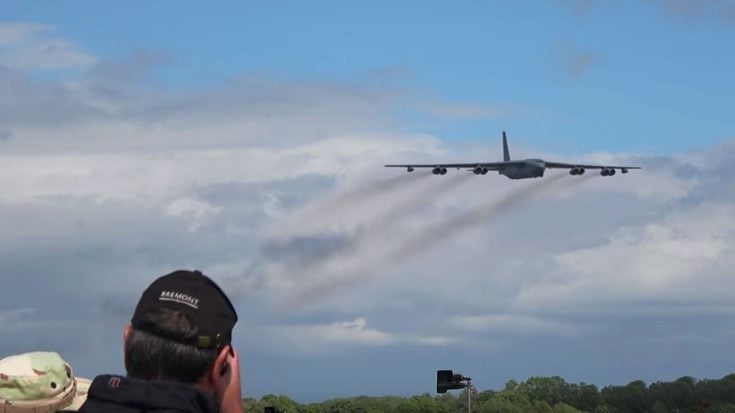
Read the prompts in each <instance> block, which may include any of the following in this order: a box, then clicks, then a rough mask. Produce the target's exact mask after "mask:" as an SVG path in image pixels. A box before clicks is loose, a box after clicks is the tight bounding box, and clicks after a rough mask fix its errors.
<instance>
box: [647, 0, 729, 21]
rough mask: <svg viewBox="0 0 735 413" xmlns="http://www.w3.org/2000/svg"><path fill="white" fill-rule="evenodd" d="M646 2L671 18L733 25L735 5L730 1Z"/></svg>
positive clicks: (682, 0) (676, 0) (659, 0)
mask: <svg viewBox="0 0 735 413" xmlns="http://www.w3.org/2000/svg"><path fill="white" fill-rule="evenodd" d="M647 2H648V3H650V4H652V5H654V6H655V7H656V8H658V9H659V10H661V11H662V12H663V13H665V14H666V15H667V16H671V17H676V18H683V19H707V20H722V21H725V22H728V23H735V3H733V2H732V1H731V0H647Z"/></svg>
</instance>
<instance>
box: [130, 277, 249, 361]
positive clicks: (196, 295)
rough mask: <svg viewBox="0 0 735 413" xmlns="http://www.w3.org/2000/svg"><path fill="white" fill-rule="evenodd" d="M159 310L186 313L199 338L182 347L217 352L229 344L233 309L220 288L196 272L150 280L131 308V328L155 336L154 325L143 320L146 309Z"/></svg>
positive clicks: (232, 325) (233, 321) (235, 321)
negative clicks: (133, 310)
mask: <svg viewBox="0 0 735 413" xmlns="http://www.w3.org/2000/svg"><path fill="white" fill-rule="evenodd" d="M161 308H169V309H172V310H177V311H179V312H181V313H183V314H186V315H187V316H189V317H190V318H191V319H192V321H193V322H194V324H195V325H196V326H197V327H198V328H199V335H198V336H197V337H196V338H194V339H193V340H192V341H191V342H187V343H184V344H191V345H194V346H196V347H198V348H202V349H220V348H221V347H222V346H224V345H226V344H230V342H231V341H232V328H233V327H234V326H235V323H237V313H236V312H235V308H234V307H233V306H232V303H231V302H230V299H229V298H227V296H226V295H225V293H224V292H223V291H222V289H221V288H219V286H218V285H217V284H215V282H214V281H212V280H211V279H210V278H209V277H207V276H206V275H204V274H202V273H201V272H199V271H188V270H178V271H174V272H172V273H170V274H166V275H164V276H162V277H159V278H158V279H156V280H155V281H153V283H151V285H149V286H148V288H146V290H145V291H143V295H142V296H141V297H140V301H138V305H137V306H136V307H135V312H134V313H133V319H132V320H131V323H132V325H133V328H135V329H138V330H141V331H146V332H148V333H151V334H154V335H157V334H156V333H157V332H156V331H152V330H156V328H155V326H150V325H146V324H150V323H146V322H144V321H143V320H144V316H145V315H146V313H147V312H148V311H149V310H156V309H161ZM165 338H169V339H170V337H165Z"/></svg>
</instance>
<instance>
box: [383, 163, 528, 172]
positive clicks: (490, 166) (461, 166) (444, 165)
mask: <svg viewBox="0 0 735 413" xmlns="http://www.w3.org/2000/svg"><path fill="white" fill-rule="evenodd" d="M522 164H524V162H523V161H507V162H473V163H431V164H428V163H427V164H401V165H385V167H386V168H407V169H411V168H447V169H449V168H457V169H474V168H477V167H480V168H485V169H487V170H489V171H497V170H499V169H503V168H505V167H507V166H513V165H522Z"/></svg>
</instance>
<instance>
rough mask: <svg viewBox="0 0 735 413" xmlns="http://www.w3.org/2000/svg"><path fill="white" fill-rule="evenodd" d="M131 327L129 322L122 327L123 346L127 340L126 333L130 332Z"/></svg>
mask: <svg viewBox="0 0 735 413" xmlns="http://www.w3.org/2000/svg"><path fill="white" fill-rule="evenodd" d="M132 329H133V325H132V324H130V323H127V324H125V328H123V346H125V343H127V342H128V334H130V330H132Z"/></svg>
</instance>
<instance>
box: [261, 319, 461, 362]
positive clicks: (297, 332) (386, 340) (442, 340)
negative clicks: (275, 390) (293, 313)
mask: <svg viewBox="0 0 735 413" xmlns="http://www.w3.org/2000/svg"><path fill="white" fill-rule="evenodd" d="M263 331H264V334H266V337H268V343H271V344H269V345H272V346H274V347H276V348H280V349H281V350H286V349H288V350H291V351H298V352H301V353H305V354H329V353H330V352H333V351H341V350H345V348H349V347H353V346H367V347H384V346H390V345H419V346H444V345H447V344H449V343H451V342H452V341H453V340H452V339H450V338H448V337H441V336H422V335H417V334H411V333H408V334H406V333H391V332H387V331H381V330H378V329H374V328H370V327H368V322H367V320H366V319H365V318H363V317H358V318H355V319H353V320H348V321H337V322H332V323H326V324H306V325H298V324H291V325H278V326H271V327H267V328H265V329H264V330H263Z"/></svg>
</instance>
